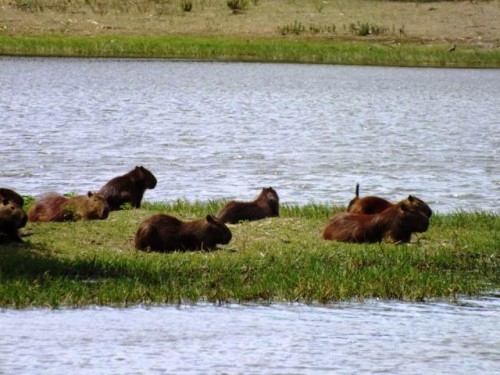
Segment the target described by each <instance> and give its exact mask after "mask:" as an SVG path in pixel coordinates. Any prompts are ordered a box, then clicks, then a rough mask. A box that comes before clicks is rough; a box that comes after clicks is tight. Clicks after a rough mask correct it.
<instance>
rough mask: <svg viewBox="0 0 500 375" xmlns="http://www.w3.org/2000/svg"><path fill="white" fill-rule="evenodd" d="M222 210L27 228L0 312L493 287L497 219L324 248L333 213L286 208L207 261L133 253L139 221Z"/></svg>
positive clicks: (4, 265)
mask: <svg viewBox="0 0 500 375" xmlns="http://www.w3.org/2000/svg"><path fill="white" fill-rule="evenodd" d="M221 204H222V202H208V203H189V202H183V201H179V202H175V203H169V204H147V205H146V206H145V207H144V208H142V209H140V210H127V211H120V212H113V213H112V214H111V215H110V217H109V218H108V220H105V221H94V222H79V223H49V224H28V226H27V227H26V228H25V230H26V231H27V232H30V233H31V235H30V236H28V237H26V238H25V243H24V244H0V246H1V248H0V306H2V307H15V308H25V307H33V306H50V307H60V306H86V305H94V304H97V305H119V306H126V305H132V304H139V303H143V304H161V303H174V304H176V303H182V302H197V301H201V300H203V301H210V302H217V303H224V302H229V301H233V302H245V301H256V302H270V301H301V302H313V301H315V302H320V303H326V302H332V301H341V300H350V299H364V298H377V297H379V298H392V299H400V300H417V301H421V300H426V299H429V298H435V297H437V298H448V299H454V298H456V297H457V296H460V295H477V294H478V293H481V292H484V291H491V290H495V289H496V290H498V289H499V287H500V272H499V255H500V248H499V246H498V244H499V243H500V216H498V215H493V214H489V213H481V212H477V213H453V214H447V215H439V214H437V215H435V216H433V217H432V220H431V227H430V230H429V231H428V232H426V233H423V234H420V235H419V236H417V237H415V238H414V241H413V243H411V244H409V245H400V246H397V245H390V244H370V245H357V244H340V243H334V242H329V241H324V240H322V239H321V238H320V233H321V230H322V229H323V226H324V225H325V223H326V220H327V218H328V216H329V215H330V214H331V213H332V212H335V211H337V210H339V208H333V207H328V206H324V205H313V204H311V205H307V206H301V207H298V206H285V207H283V208H282V216H281V217H280V218H273V219H266V220H263V221H257V222H247V223H242V224H239V225H231V226H230V228H231V231H232V232H233V240H232V241H231V242H230V243H229V244H228V245H226V246H224V247H221V248H220V249H219V250H217V251H214V252H210V253H205V252H189V253H172V254H159V253H145V252H140V251H137V250H135V249H134V247H133V244H132V238H133V235H134V233H135V230H136V228H137V225H138V223H139V221H140V220H141V219H143V218H144V217H147V216H149V215H151V214H153V213H157V212H164V213H170V214H174V215H176V216H178V217H182V218H186V219H187V218H195V217H200V216H204V215H206V214H207V213H214V212H215V211H217V209H218V208H219V207H220V205H221Z"/></svg>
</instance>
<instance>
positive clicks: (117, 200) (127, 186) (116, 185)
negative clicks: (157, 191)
mask: <svg viewBox="0 0 500 375" xmlns="http://www.w3.org/2000/svg"><path fill="white" fill-rule="evenodd" d="M155 187H156V177H155V176H154V175H153V174H152V173H151V172H150V171H149V170H147V169H146V168H144V167H143V166H137V167H135V168H134V169H132V170H131V171H130V172H128V173H127V174H124V175H123V176H118V177H115V178H113V179H111V180H110V181H108V182H107V183H106V184H105V185H104V186H103V187H102V188H101V190H99V194H101V195H102V196H103V197H104V198H106V200H107V201H108V204H109V208H110V209H111V210H112V211H116V210H119V209H120V208H121V206H122V205H123V204H125V203H130V204H131V205H132V207H134V208H140V207H141V201H142V197H143V196H144V191H145V190H146V189H154V188H155Z"/></svg>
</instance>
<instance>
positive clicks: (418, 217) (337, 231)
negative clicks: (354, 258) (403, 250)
mask: <svg viewBox="0 0 500 375" xmlns="http://www.w3.org/2000/svg"><path fill="white" fill-rule="evenodd" d="M428 228H429V217H428V216H427V215H425V214H424V213H423V212H421V211H418V210H415V209H414V208H412V207H411V206H408V205H406V204H405V203H398V204H396V205H394V206H392V207H389V208H388V209H386V210H384V211H382V212H380V213H377V214H372V215H366V214H357V213H346V212H342V213H339V214H337V215H335V216H334V217H332V218H331V219H330V220H329V222H328V224H327V226H326V228H325V229H324V231H323V238H324V239H325V240H333V241H340V242H358V243H363V242H381V241H382V240H384V241H387V242H396V243H406V242H410V240H411V234H412V233H414V232H425V231H426V230H427V229H428Z"/></svg>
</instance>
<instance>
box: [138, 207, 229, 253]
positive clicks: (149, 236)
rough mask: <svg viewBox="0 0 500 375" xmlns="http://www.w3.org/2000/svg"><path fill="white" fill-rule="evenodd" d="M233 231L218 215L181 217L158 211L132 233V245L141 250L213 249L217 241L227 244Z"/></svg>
mask: <svg viewBox="0 0 500 375" xmlns="http://www.w3.org/2000/svg"><path fill="white" fill-rule="evenodd" d="M231 238H232V234H231V231H230V230H229V228H228V227H227V226H226V224H224V223H223V222H222V221H220V220H219V219H217V218H215V217H213V216H212V215H207V217H206V218H204V219H199V220H194V221H181V220H179V219H177V218H175V217H173V216H169V215H163V214H157V215H153V216H151V217H149V218H147V219H144V220H143V221H142V222H141V223H140V224H139V228H138V229H137V232H136V234H135V238H134V242H135V247H136V248H137V249H140V250H151V251H160V252H171V251H175V250H179V251H186V250H212V249H214V248H215V247H216V246H217V244H222V245H225V244H228V243H229V241H231Z"/></svg>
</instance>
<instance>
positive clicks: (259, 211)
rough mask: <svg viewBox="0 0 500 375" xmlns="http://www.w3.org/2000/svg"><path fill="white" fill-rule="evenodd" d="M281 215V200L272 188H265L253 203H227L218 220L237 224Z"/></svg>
mask: <svg viewBox="0 0 500 375" xmlns="http://www.w3.org/2000/svg"><path fill="white" fill-rule="evenodd" d="M279 215H280V199H279V197H278V193H276V191H275V190H274V189H273V188H272V187H268V188H263V189H262V191H261V193H260V194H259V196H258V197H257V198H256V199H255V200H254V201H252V202H238V201H231V202H227V203H226V204H225V205H224V207H222V209H221V210H220V211H219V212H218V213H217V218H218V219H219V220H221V221H223V222H224V223H231V224H235V223H237V222H239V221H244V220H249V221H250V220H260V219H264V218H266V217H273V216H279Z"/></svg>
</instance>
